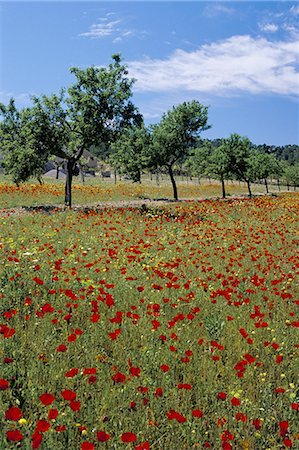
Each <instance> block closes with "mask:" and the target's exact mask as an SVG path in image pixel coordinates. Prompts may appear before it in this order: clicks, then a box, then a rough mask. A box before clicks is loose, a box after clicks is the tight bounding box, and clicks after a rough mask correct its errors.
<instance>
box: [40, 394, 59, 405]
mask: <svg viewBox="0 0 299 450" xmlns="http://www.w3.org/2000/svg"><path fill="white" fill-rule="evenodd" d="M39 399H40V401H41V402H42V404H43V405H46V406H47V405H51V403H53V402H54V400H55V397H54V395H52V394H49V393H48V392H45V393H44V394H42V395H40V396H39Z"/></svg>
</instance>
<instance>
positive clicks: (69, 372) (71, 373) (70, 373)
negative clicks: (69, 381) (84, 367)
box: [64, 368, 79, 378]
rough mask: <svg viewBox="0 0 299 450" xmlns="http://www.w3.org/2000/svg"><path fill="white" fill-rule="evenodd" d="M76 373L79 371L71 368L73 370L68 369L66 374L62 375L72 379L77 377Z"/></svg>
mask: <svg viewBox="0 0 299 450" xmlns="http://www.w3.org/2000/svg"><path fill="white" fill-rule="evenodd" d="M78 372H79V369H76V368H73V369H70V370H69V371H68V372H65V374H64V375H65V376H66V377H68V378H72V377H74V376H75V375H78Z"/></svg>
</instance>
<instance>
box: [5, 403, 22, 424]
mask: <svg viewBox="0 0 299 450" xmlns="http://www.w3.org/2000/svg"><path fill="white" fill-rule="evenodd" d="M21 417H23V413H22V411H21V410H20V408H18V407H17V406H12V407H11V408H9V409H8V410H7V411H6V412H5V419H6V420H15V421H17V420H20V419H21Z"/></svg>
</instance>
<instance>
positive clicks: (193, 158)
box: [184, 141, 212, 182]
mask: <svg viewBox="0 0 299 450" xmlns="http://www.w3.org/2000/svg"><path fill="white" fill-rule="evenodd" d="M211 152H212V143H211V142H210V141H206V142H203V143H202V145H201V146H199V147H197V146H196V147H195V148H192V149H191V150H190V154H189V156H188V157H187V159H186V161H185V162H184V167H185V168H186V170H188V171H189V173H191V175H192V176H196V177H197V178H198V182H200V177H202V176H204V175H207V168H208V158H209V156H210V154H211Z"/></svg>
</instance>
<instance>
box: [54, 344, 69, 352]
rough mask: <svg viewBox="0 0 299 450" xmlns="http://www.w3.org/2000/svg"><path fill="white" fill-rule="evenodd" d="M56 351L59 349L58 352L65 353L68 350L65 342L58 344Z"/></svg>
mask: <svg viewBox="0 0 299 450" xmlns="http://www.w3.org/2000/svg"><path fill="white" fill-rule="evenodd" d="M56 351H57V352H61V353H64V352H66V351H67V346H66V345H64V344H60V345H58V347H57V348H56Z"/></svg>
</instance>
